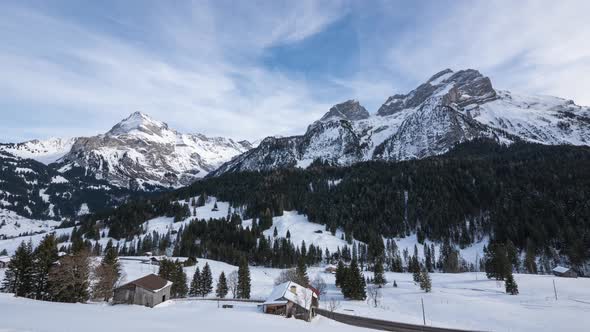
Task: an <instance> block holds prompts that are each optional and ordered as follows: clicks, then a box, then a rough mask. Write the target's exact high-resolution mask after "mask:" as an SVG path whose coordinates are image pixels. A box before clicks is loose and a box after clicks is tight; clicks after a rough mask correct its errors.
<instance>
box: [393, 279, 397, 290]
mask: <svg viewBox="0 0 590 332" xmlns="http://www.w3.org/2000/svg"><path fill="white" fill-rule="evenodd" d="M393 287H394V288H397V281H395V280H394V281H393Z"/></svg>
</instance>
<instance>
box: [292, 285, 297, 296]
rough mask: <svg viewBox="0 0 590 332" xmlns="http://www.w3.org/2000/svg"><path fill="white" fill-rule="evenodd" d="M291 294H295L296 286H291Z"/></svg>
mask: <svg viewBox="0 0 590 332" xmlns="http://www.w3.org/2000/svg"><path fill="white" fill-rule="evenodd" d="M291 293H293V294H297V286H291Z"/></svg>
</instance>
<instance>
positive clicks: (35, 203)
mask: <svg viewBox="0 0 590 332" xmlns="http://www.w3.org/2000/svg"><path fill="white" fill-rule="evenodd" d="M129 195H130V191H129V190H127V189H125V188H119V187H116V186H112V185H111V184H109V183H108V182H106V181H104V180H96V179H94V178H92V177H69V176H67V175H65V174H60V173H59V172H57V171H56V170H55V169H53V168H52V167H51V166H47V165H45V164H43V163H40V162H38V161H36V160H33V159H25V158H21V157H19V156H16V155H14V154H11V153H9V152H6V151H2V150H0V224H2V223H8V224H11V223H12V224H14V225H15V230H14V232H13V233H15V234H17V233H25V232H34V231H35V230H34V229H33V227H32V226H31V227H29V228H30V229H27V227H20V226H19V227H16V225H21V226H22V225H24V224H28V223H29V221H26V220H29V219H47V220H48V219H52V220H60V219H63V218H72V217H76V216H78V215H81V214H83V213H88V212H95V211H97V210H100V209H105V208H109V207H114V206H117V205H119V204H120V203H121V202H123V201H125V200H126V199H127V197H129ZM19 218H20V219H19ZM21 219H22V220H21ZM11 220H12V221H13V222H11ZM23 220H25V221H23Z"/></svg>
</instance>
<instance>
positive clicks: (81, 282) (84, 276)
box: [48, 250, 90, 303]
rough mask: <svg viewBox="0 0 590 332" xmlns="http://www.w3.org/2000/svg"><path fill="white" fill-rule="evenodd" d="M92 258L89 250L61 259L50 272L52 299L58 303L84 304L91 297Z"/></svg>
mask: <svg viewBox="0 0 590 332" xmlns="http://www.w3.org/2000/svg"><path fill="white" fill-rule="evenodd" d="M89 278H90V256H89V255H88V251H87V250H80V251H78V252H76V253H75V254H73V255H68V256H64V257H62V258H60V260H59V264H56V265H54V266H53V267H52V268H51V270H50V271H49V278H48V281H49V285H50V286H49V288H50V291H51V299H52V300H53V301H57V302H69V303H76V302H81V303H84V302H86V301H88V298H89V297H90V293H89V286H90V279H89Z"/></svg>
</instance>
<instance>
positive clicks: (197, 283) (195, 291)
mask: <svg viewBox="0 0 590 332" xmlns="http://www.w3.org/2000/svg"><path fill="white" fill-rule="evenodd" d="M189 295H190V296H201V269H199V267H198V266H197V268H196V269H195V273H194V274H193V280H192V281H191V287H190V290H189Z"/></svg>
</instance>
